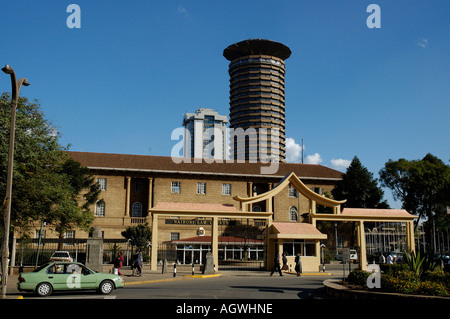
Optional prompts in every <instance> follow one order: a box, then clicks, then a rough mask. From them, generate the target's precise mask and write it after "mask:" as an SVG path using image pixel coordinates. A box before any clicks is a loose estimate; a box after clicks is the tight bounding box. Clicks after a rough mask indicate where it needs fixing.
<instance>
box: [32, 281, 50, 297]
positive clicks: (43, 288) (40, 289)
mask: <svg viewBox="0 0 450 319" xmlns="http://www.w3.org/2000/svg"><path fill="white" fill-rule="evenodd" d="M52 291H53V287H52V285H51V284H49V283H48V282H41V283H40V284H39V285H37V287H36V294H37V295H38V296H40V297H47V296H49V295H50V294H51V293H52Z"/></svg>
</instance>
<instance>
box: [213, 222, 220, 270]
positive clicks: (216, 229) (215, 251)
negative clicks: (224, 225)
mask: <svg viewBox="0 0 450 319" xmlns="http://www.w3.org/2000/svg"><path fill="white" fill-rule="evenodd" d="M218 220H219V218H218V217H213V218H212V229H211V251H212V254H213V261H214V265H216V270H218V269H219V222H218Z"/></svg>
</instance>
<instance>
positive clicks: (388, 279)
mask: <svg viewBox="0 0 450 319" xmlns="http://www.w3.org/2000/svg"><path fill="white" fill-rule="evenodd" d="M419 284H420V278H419V276H418V275H417V274H415V273H414V272H412V271H405V270H402V271H398V272H397V274H396V275H382V276H381V288H382V289H383V290H386V291H389V292H395V293H402V294H411V293H414V292H415V291H416V290H417V289H418V287H419Z"/></svg>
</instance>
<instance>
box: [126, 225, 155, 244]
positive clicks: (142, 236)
mask: <svg viewBox="0 0 450 319" xmlns="http://www.w3.org/2000/svg"><path fill="white" fill-rule="evenodd" d="M122 236H123V237H125V238H126V239H128V240H130V242H131V245H133V246H136V247H139V248H141V249H142V248H145V247H146V246H147V244H148V243H149V242H150V241H151V239H152V231H151V229H150V227H148V225H147V224H138V225H137V226H128V227H127V228H126V229H125V231H123V232H122ZM154 244H156V243H154Z"/></svg>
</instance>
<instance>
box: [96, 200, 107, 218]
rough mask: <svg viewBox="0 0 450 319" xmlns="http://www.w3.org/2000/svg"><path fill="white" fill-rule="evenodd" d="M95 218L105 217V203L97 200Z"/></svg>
mask: <svg viewBox="0 0 450 319" xmlns="http://www.w3.org/2000/svg"><path fill="white" fill-rule="evenodd" d="M94 215H95V216H97V217H105V202H104V201H102V200H99V201H98V202H97V203H96V204H95V214H94Z"/></svg>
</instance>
